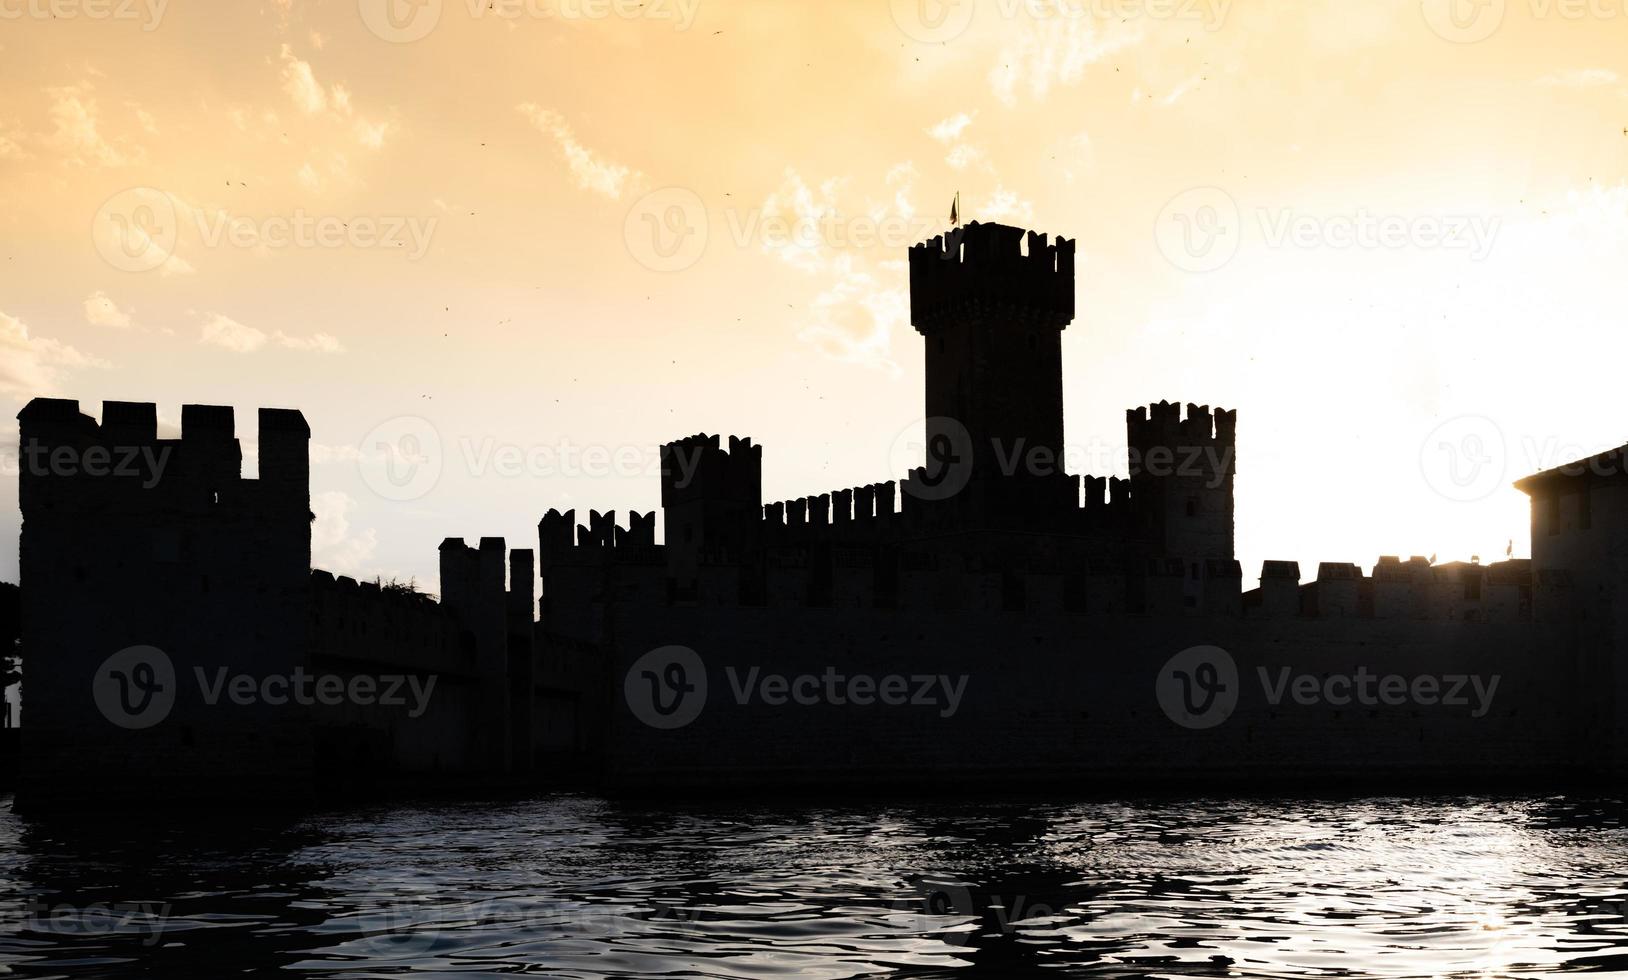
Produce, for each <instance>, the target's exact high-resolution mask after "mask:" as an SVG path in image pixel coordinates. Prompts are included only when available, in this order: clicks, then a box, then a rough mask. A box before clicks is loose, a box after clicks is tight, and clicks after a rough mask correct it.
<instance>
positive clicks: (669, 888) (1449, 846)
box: [0, 796, 1628, 978]
mask: <svg viewBox="0 0 1628 980" xmlns="http://www.w3.org/2000/svg"><path fill="white" fill-rule="evenodd" d="M1625 818H1628V806H1625V805H1624V803H1623V802H1621V801H1617V800H1596V799H1580V798H1568V797H1544V798H1523V799H1481V798H1472V799H1463V798H1456V799H1356V800H1272V799H1236V800H1228V799H1202V800H1186V801H1178V800H1080V801H1060V800H1052V801H1034V800H1023V801H1012V802H993V801H989V800H970V801H963V802H956V801H953V800H948V799H933V800H920V801H909V802H901V801H888V802H869V801H846V800H845V801H843V802H840V803H831V804H829V805H822V804H820V803H809V802H807V801H799V802H796V803H793V802H780V803H764V804H757V803H747V802H739V801H731V802H729V803H727V804H717V805H697V804H693V803H681V802H672V803H666V804H664V803H660V802H648V801H646V802H639V803H624V802H614V801H607V800H600V799H595V798H588V797H575V796H572V797H552V798H544V799H540V800H534V801H527V802H503V803H482V804H429V805H397V806H390V807H379V808H366V809H352V810H342V811H335V812H330V813H323V814H320V815H316V816H308V817H303V818H299V819H293V820H282V821H277V822H269V821H265V820H260V821H256V820H253V819H250V818H245V817H242V816H233V817H223V818H219V819H213V820H209V821H195V822H186V823H177V822H174V821H163V822H153V823H145V824H139V825H138V824H131V823H129V822H127V821H113V820H105V821H97V822H82V823H62V822H58V821H48V820H25V819H23V818H20V817H16V816H14V815H12V814H11V813H10V812H9V809H8V810H6V811H5V812H3V813H0V909H3V911H4V915H5V918H4V921H3V922H0V932H3V935H0V963H3V964H4V965H5V966H6V967H7V968H8V969H9V970H11V971H13V972H14V973H17V974H21V975H25V976H74V977H102V976H107V977H112V976H129V975H132V974H149V975H153V976H160V977H189V976H209V977H228V976H233V975H247V974H248V973H250V972H254V973H260V972H268V971H271V970H276V969H281V970H284V971H288V975H291V976H307V977H352V978H358V977H369V976H400V975H402V974H404V973H414V974H415V975H426V976H434V975H442V976H457V977H459V978H470V977H478V976H485V975H491V976H496V975H500V974H501V975H512V974H516V973H522V974H534V975H541V976H551V977H679V976H682V977H753V978H772V977H811V978H813V977H870V976H896V977H950V976H956V977H968V976H1010V975H1018V974H1022V973H1032V972H1036V971H1038V970H1040V969H1045V968H1050V969H1051V970H1052V971H1053V974H1054V975H1068V976H1076V975H1078V976H1149V975H1152V976H1200V977H1228V976H1271V977H1328V976H1374V977H1439V976H1464V977H1472V976H1473V977H1498V976H1540V975H1548V974H1553V973H1555V972H1562V971H1595V972H1600V971H1612V970H1621V971H1625V972H1628V827H1625V823H1624V821H1625Z"/></svg>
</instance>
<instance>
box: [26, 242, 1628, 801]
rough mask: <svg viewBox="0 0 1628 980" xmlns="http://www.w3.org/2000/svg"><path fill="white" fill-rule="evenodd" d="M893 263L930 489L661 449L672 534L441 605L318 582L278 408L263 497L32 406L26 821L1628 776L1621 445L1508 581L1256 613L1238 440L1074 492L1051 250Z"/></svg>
mask: <svg viewBox="0 0 1628 980" xmlns="http://www.w3.org/2000/svg"><path fill="white" fill-rule="evenodd" d="M909 270H910V271H909V275H910V293H911V319H912V322H913V324H914V325H915V327H916V329H917V330H918V331H919V333H920V334H921V337H922V341H923V344H924V348H925V356H926V391H925V404H924V415H925V417H926V423H925V426H924V432H925V447H924V458H923V460H922V465H921V466H920V467H918V468H916V469H913V470H912V471H910V472H909V473H908V474H902V475H901V476H900V478H899V479H898V480H897V482H894V481H888V482H882V483H876V484H871V485H867V486H862V487H853V488H843V489H837V490H832V491H830V492H825V493H819V494H816V495H811V496H807V497H802V498H799V499H796V500H789V501H780V502H768V503H765V501H764V500H763V494H762V470H763V450H762V447H761V446H758V445H754V444H753V443H752V442H751V440H749V439H742V438H735V437H731V438H729V439H728V440H727V442H726V441H724V440H723V439H722V438H721V437H719V436H716V435H705V434H703V435H696V436H691V437H689V438H685V439H680V440H678V441H676V442H673V443H670V444H668V445H666V446H664V447H662V461H663V468H662V469H663V472H662V477H661V522H662V529H663V534H662V540H661V542H660V543H658V542H657V538H656V515H655V514H654V513H637V512H635V513H632V514H631V515H629V517H628V520H627V524H626V526H625V527H624V526H621V525H619V524H618V523H617V520H616V515H615V514H614V513H599V512H597V511H591V512H590V513H589V514H588V516H587V522H586V524H579V523H578V518H577V516H576V514H575V512H573V511H566V512H563V513H562V512H560V511H558V510H550V511H548V512H547V513H546V514H545V515H543V517H542V519H541V521H540V523H539V525H538V541H537V550H536V551H535V552H533V551H532V550H530V549H513V550H508V549H507V547H506V544H505V542H504V541H503V539H501V538H481V539H480V541H479V544H478V546H477V547H471V546H469V545H467V544H466V543H465V541H464V540H463V539H461V538H448V539H447V540H446V541H445V542H444V543H443V544H442V545H441V549H440V570H441V593H442V594H441V596H440V598H439V600H436V599H433V598H431V597H429V596H425V595H421V594H417V593H416V592H414V591H412V590H410V589H403V588H397V587H390V586H387V585H381V584H379V583H371V584H370V583H359V582H356V581H354V580H352V579H349V578H345V577H338V578H336V577H334V576H332V575H330V574H329V573H327V572H324V571H321V570H315V569H312V568H311V565H310V560H311V551H310V522H311V519H312V518H311V513H310V499H309V475H310V473H309V464H308V455H307V454H308V441H309V434H310V433H309V428H308V427H307V425H306V422H305V420H304V418H303V417H302V416H301V415H300V413H299V412H297V411H292V410H283V409H261V410H260V412H259V433H258V440H259V455H260V475H259V478H258V479H256V480H248V479H244V478H243V477H242V476H241V457H242V453H241V449H240V445H239V442H238V439H237V438H236V435H235V431H234V420H233V413H232V410H231V409H230V408H224V407H216V406H199V405H188V406H185V407H183V409H182V432H181V436H180V438H179V439H173V440H170V439H159V438H158V437H157V427H156V411H155V409H154V406H153V405H151V404H137V403H128V402H105V403H104V404H103V409H102V417H101V421H100V423H98V422H96V421H95V420H94V419H92V418H91V417H90V416H88V415H86V414H83V413H82V412H81V411H80V410H79V405H78V403H77V402H74V401H67V400H60V399H45V398H40V399H35V400H33V401H31V402H30V403H29V404H28V405H27V407H25V408H24V409H23V411H22V412H21V413H20V415H19V420H20V424H21V438H22V445H23V448H24V452H25V454H29V453H32V454H34V455H33V456H32V457H30V458H34V459H43V460H46V461H48V465H44V466H39V467H33V466H27V465H25V466H24V467H23V470H22V473H21V479H20V499H21V507H22V514H23V526H22V539H21V575H22V582H21V585H22V598H21V631H22V645H23V649H24V651H25V652H26V657H27V666H26V669H25V671H26V678H27V680H26V684H25V693H24V697H25V700H24V715H23V717H24V728H23V742H22V750H21V753H22V754H21V783H20V789H19V795H18V801H19V803H20V804H21V805H24V806H35V805H37V806H53V805H72V804H75V803H78V802H82V801H108V800H122V801H129V802H132V803H153V802H174V801H253V802H265V801H274V802H282V803H287V802H299V801H302V800H306V799H309V798H311V797H313V796H316V795H319V794H323V793H328V792H367V791H373V790H381V791H382V790H386V789H390V790H394V789H405V790H409V791H412V790H430V789H447V788H460V787H489V786H495V785H503V786H510V785H553V784H558V783H559V782H562V781H565V780H577V779H587V780H593V781H596V782H597V783H599V784H602V785H607V786H612V787H621V788H629V789H640V788H710V787H717V786H726V785H727V786H742V787H763V786H784V785H808V786H817V787H822V788H825V787H832V786H836V785H848V784H854V785H882V786H890V785H899V784H903V783H927V784H949V785H966V784H969V783H973V782H983V783H998V782H1006V781H1009V782H1015V783H1034V782H1047V783H1049V784H1077V785H1082V786H1098V785H1101V784H1102V783H1103V782H1104V781H1108V780H1118V781H1130V780H1138V781H1150V782H1154V783H1158V784H1172V783H1176V784H1180V785H1188V784H1189V783H1190V782H1192V781H1194V780H1203V781H1218V782H1236V781H1239V780H1249V781H1257V782H1282V781H1289V780H1306V779H1328V780H1333V781H1336V782H1341V783H1343V782H1349V781H1351V780H1355V779H1365V780H1375V781H1379V782H1387V781H1397V780H1402V779H1413V778H1423V779H1431V780H1440V779H1446V778H1456V779H1463V780H1469V781H1476V782H1480V783H1485V784H1497V783H1499V782H1501V781H1507V780H1510V779H1514V778H1520V777H1528V776H1529V777H1533V778H1555V777H1559V776H1572V775H1576V776H1588V775H1597V774H1600V773H1604V772H1610V771H1616V770H1620V769H1621V767H1622V766H1623V762H1624V760H1625V759H1628V725H1625V711H1624V707H1623V706H1628V696H1625V695H1628V687H1625V681H1624V677H1625V671H1624V670H1623V669H1621V668H1620V667H1619V665H1618V657H1619V656H1620V655H1619V653H1618V652H1617V651H1619V650H1623V649H1628V648H1625V647H1624V644H1623V640H1624V636H1623V632H1624V629H1625V624H1628V618H1625V617H1624V616H1623V613H1622V612H1621V610H1622V609H1624V608H1628V606H1625V605H1624V604H1623V603H1622V602H1620V601H1619V600H1618V595H1619V593H1620V592H1621V589H1622V584H1623V582H1624V575H1623V572H1622V568H1621V565H1620V562H1621V558H1620V555H1621V554H1623V549H1622V547H1621V545H1622V543H1623V541H1622V534H1623V530H1622V529H1623V528H1624V526H1625V517H1628V507H1624V497H1623V489H1624V486H1625V485H1628V483H1625V481H1624V479H1623V477H1622V466H1621V464H1622V462H1623V460H1622V458H1621V451H1618V452H1617V453H1614V454H1604V455H1602V456H1600V457H1595V458H1593V459H1591V460H1585V461H1580V462H1579V463H1577V464H1572V465H1570V466H1567V467H1562V468H1560V469H1557V470H1553V471H1549V472H1547V473H1541V474H1537V475H1535V476H1532V477H1529V478H1528V479H1526V480H1524V481H1522V482H1521V483H1520V484H1518V485H1519V486H1520V487H1521V489H1522V490H1524V491H1525V492H1527V493H1528V494H1529V495H1531V497H1532V500H1533V516H1534V525H1533V532H1532V545H1533V548H1532V555H1533V558H1532V559H1531V560H1530V561H1526V560H1521V561H1513V560H1512V561H1506V562H1501V563H1497V564H1493V565H1488V566H1482V565H1480V564H1478V563H1472V564H1465V563H1452V564H1445V565H1437V564H1434V563H1432V562H1429V561H1426V560H1424V559H1421V558H1413V559H1410V560H1406V561H1404V560H1401V559H1400V558H1394V557H1387V558H1381V559H1380V561H1379V563H1378V564H1377V565H1376V566H1375V567H1374V568H1373V570H1372V574H1364V572H1363V570H1362V568H1360V567H1359V566H1357V565H1355V564H1351V563H1345V562H1327V563H1323V564H1321V565H1319V566H1318V568H1317V569H1316V575H1315V578H1314V579H1313V580H1312V581H1309V582H1306V583H1302V582H1301V569H1300V568H1299V566H1298V565H1297V564H1296V563H1294V562H1278V561H1269V562H1266V563H1265V566H1264V567H1263V568H1262V570H1261V578H1260V586H1259V588H1257V589H1253V590H1250V591H1248V592H1246V591H1244V590H1243V588H1242V583H1243V574H1242V569H1241V568H1240V565H1239V563H1238V561H1237V558H1236V555H1235V551H1234V531H1233V527H1234V522H1233V513H1234V510H1233V485H1234V474H1235V472H1236V468H1237V458H1236V438H1235V436H1236V426H1237V418H1236V414H1235V413H1234V412H1230V411H1224V410H1220V409H1217V410H1214V411H1212V410H1211V409H1210V408H1209V407H1207V406H1199V405H1188V406H1186V409H1185V411H1183V410H1182V408H1181V406H1180V405H1178V404H1173V403H1170V402H1163V401H1161V402H1159V403H1157V404H1154V405H1152V406H1151V407H1139V408H1136V409H1133V410H1131V411H1129V412H1128V413H1127V438H1128V446H1129V455H1130V460H1129V463H1130V466H1129V476H1128V478H1126V479H1103V478H1099V477H1093V476H1089V475H1071V474H1068V473H1066V472H1064V469H1063V465H1062V460H1063V445H1064V432H1063V394H1062V392H1063V387H1062V355H1061V334H1062V331H1063V330H1064V329H1065V328H1066V327H1067V326H1068V324H1069V323H1070V322H1071V321H1072V320H1073V317H1074V288H1075V284H1074V243H1073V242H1072V241H1069V240H1066V239H1061V238H1058V239H1056V240H1055V241H1048V239H1047V237H1046V236H1044V235H1040V234H1035V233H1027V234H1026V233H1025V232H1024V231H1023V230H1021V229H1018V228H1013V227H1008V226H1005V225H1000V224H979V223H976V222H975V223H972V224H970V225H968V226H966V227H963V228H957V229H955V230H954V231H953V232H951V233H949V234H948V235H945V236H942V237H940V238H935V239H932V240H931V241H928V242H926V243H923V244H921V245H917V246H915V247H913V248H911V249H910V255H909ZM93 459H94V460H96V461H98V462H99V465H95V466H93V465H91V463H92V460H93ZM387 691H388V692H393V696H390V697H387V696H386V694H387ZM324 692H326V693H324Z"/></svg>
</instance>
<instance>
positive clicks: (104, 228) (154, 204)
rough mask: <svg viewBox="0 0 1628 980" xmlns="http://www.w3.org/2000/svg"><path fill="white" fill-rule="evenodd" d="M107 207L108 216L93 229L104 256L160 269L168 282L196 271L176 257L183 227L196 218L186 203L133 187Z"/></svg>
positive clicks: (158, 191) (101, 217)
mask: <svg viewBox="0 0 1628 980" xmlns="http://www.w3.org/2000/svg"><path fill="white" fill-rule="evenodd" d="M106 206H107V207H109V208H110V210H109V211H108V213H107V214H106V215H103V216H99V217H98V219H97V220H96V222H95V223H94V224H92V225H91V235H92V236H94V238H95V240H96V247H97V249H98V250H100V251H101V252H102V254H103V255H109V256H123V257H124V258H126V259H128V260H129V262H130V264H131V266H133V267H136V268H141V269H157V270H158V272H159V275H161V276H163V277H165V278H168V277H170V276H183V275H191V274H192V273H194V272H196V271H197V270H196V269H194V268H193V267H192V263H190V262H188V261H187V260H186V259H183V258H181V257H180V256H178V255H176V254H175V238H176V237H177V236H179V233H180V232H179V225H180V223H181V222H182V220H183V218H190V217H195V216H196V211H195V210H194V209H193V208H192V207H190V206H189V205H188V204H187V203H186V202H185V201H183V200H181V199H180V198H178V197H176V196H175V195H173V194H168V193H165V192H164V191H161V190H158V189H156V188H152V187H133V188H131V189H129V190H127V191H122V192H120V193H119V194H117V195H115V196H114V197H113V198H110V199H109V200H108V203H107V205H106ZM155 236H156V237H155Z"/></svg>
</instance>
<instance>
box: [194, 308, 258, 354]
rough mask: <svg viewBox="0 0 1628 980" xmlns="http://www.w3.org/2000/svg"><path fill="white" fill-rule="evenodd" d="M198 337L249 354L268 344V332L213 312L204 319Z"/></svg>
mask: <svg viewBox="0 0 1628 980" xmlns="http://www.w3.org/2000/svg"><path fill="white" fill-rule="evenodd" d="M198 339H199V340H200V341H202V342H203V343H205V344H209V345H211V346H214V347H224V348H226V349H227V350H229V351H236V352H237V353H239V354H248V353H252V352H254V351H257V350H259V349H260V348H262V347H264V346H266V332H265V331H264V330H256V329H255V328H254V327H247V326H244V325H243V324H241V323H238V322H237V321H236V320H234V319H232V318H231V317H226V316H221V315H220V314H219V313H216V314H213V315H211V316H210V317H209V319H207V320H205V321H204V325H203V329H202V331H201V332H200V333H199V335H198Z"/></svg>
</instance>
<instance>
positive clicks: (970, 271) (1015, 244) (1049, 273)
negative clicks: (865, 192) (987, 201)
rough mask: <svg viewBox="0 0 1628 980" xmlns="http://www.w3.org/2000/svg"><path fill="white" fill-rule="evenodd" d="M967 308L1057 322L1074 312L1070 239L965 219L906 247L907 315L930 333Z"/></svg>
mask: <svg viewBox="0 0 1628 980" xmlns="http://www.w3.org/2000/svg"><path fill="white" fill-rule="evenodd" d="M968 313H973V314H982V313H989V314H995V315H999V316H1002V317H1016V318H1022V319H1026V320H1028V321H1031V322H1033V321H1036V320H1038V321H1039V322H1041V323H1043V324H1047V325H1050V326H1053V327H1055V328H1057V329H1059V330H1060V329H1062V328H1064V327H1066V326H1068V324H1069V322H1070V321H1072V320H1073V319H1074V242H1073V240H1071V239H1066V238H1061V237H1059V238H1058V239H1057V240H1056V242H1055V243H1050V244H1048V242H1047V238H1046V236H1045V235H1043V234H1040V233H1037V232H1028V233H1027V237H1025V232H1024V230H1023V229H1021V228H1014V227H1012V226H1010V225H1001V224H980V223H979V222H976V221H974V222H972V223H971V224H969V225H966V226H965V227H962V228H957V229H955V230H954V231H951V232H949V233H948V234H945V235H940V236H936V237H934V238H931V239H929V240H927V241H925V242H923V243H921V244H919V245H914V246H911V248H910V322H911V323H912V324H913V325H914V326H915V327H916V329H917V330H918V331H920V332H921V333H922V334H924V335H926V334H930V333H932V332H933V331H934V330H936V329H938V328H939V327H940V326H941V325H943V324H944V323H945V322H946V321H948V320H952V319H954V318H957V317H961V316H965V315H967V314H968Z"/></svg>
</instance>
